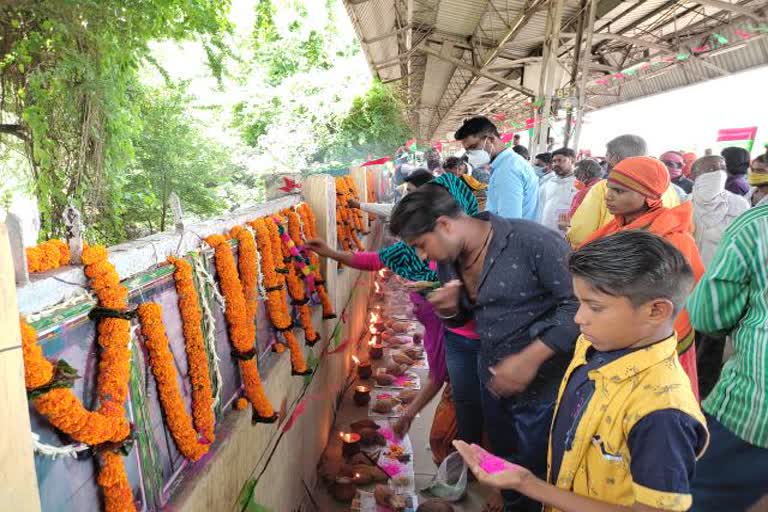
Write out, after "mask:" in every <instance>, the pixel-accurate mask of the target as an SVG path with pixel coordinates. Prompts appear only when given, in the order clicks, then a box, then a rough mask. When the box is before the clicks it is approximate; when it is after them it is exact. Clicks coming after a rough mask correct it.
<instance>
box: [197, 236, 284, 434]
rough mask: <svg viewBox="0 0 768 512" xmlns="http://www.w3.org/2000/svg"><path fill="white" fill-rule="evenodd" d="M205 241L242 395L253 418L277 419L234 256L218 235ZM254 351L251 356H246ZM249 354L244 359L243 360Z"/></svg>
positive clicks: (224, 240)
mask: <svg viewBox="0 0 768 512" xmlns="http://www.w3.org/2000/svg"><path fill="white" fill-rule="evenodd" d="M205 241H206V242H207V243H208V244H209V245H210V246H211V247H213V249H214V259H215V262H216V272H217V273H218V276H219V282H220V283H221V291H222V294H223V295H224V298H225V300H226V302H227V309H226V311H225V313H224V316H225V318H226V319H227V325H228V327H229V340H230V343H231V344H232V346H233V347H234V349H235V352H236V354H237V355H238V365H239V367H240V376H241V378H242V380H243V387H244V389H245V396H246V398H247V399H248V401H250V402H251V404H252V405H253V408H254V412H255V415H257V416H255V417H254V420H255V421H262V422H272V421H275V420H276V419H277V416H276V415H275V411H274V409H273V408H272V404H271V403H270V402H269V399H268V398H267V397H266V394H265V393H264V387H263V385H262V383H261V377H260V376H259V369H258V367H257V366H256V357H255V350H256V349H255V347H254V341H255V339H256V337H255V329H254V326H253V323H251V325H250V327H249V326H248V324H249V322H248V316H247V312H246V307H245V297H244V295H243V288H242V285H241V284H240V277H239V276H238V272H237V267H236V266H235V257H234V256H233V255H232V249H231V247H230V245H229V243H228V242H227V239H226V238H224V237H223V236H221V235H211V236H209V237H207V238H206V239H205ZM250 354H253V356H252V357H248V355H250ZM245 357H248V358H247V359H244V358H245Z"/></svg>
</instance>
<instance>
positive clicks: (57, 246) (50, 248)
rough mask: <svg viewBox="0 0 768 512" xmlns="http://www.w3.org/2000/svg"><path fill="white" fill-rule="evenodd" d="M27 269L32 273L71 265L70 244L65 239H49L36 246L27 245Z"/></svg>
mask: <svg viewBox="0 0 768 512" xmlns="http://www.w3.org/2000/svg"><path fill="white" fill-rule="evenodd" d="M25 252H26V253H27V270H29V272H30V273H35V272H45V271H47V270H53V269H54V268H59V267H63V266H65V265H69V259H70V254H69V246H68V245H67V243H66V242H65V241H64V240H57V239H55V240H48V241H46V242H43V243H41V244H39V245H36V246H34V247H27V248H26V250H25Z"/></svg>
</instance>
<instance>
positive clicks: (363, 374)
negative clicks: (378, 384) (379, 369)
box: [352, 356, 373, 380]
mask: <svg viewBox="0 0 768 512" xmlns="http://www.w3.org/2000/svg"><path fill="white" fill-rule="evenodd" d="M352 360H353V361H354V362H355V364H356V365H357V376H358V377H360V378H361V379H364V380H365V379H370V378H371V376H373V368H371V363H370V362H368V361H360V360H359V359H358V358H357V357H355V356H352Z"/></svg>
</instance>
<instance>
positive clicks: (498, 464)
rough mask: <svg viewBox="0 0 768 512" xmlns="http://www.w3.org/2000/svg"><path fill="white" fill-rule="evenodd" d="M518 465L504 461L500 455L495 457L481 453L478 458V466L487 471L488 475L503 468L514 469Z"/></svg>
mask: <svg viewBox="0 0 768 512" xmlns="http://www.w3.org/2000/svg"><path fill="white" fill-rule="evenodd" d="M517 467H518V466H516V465H515V464H510V463H509V462H507V461H505V460H504V459H502V458H501V457H497V456H495V455H490V454H488V455H483V456H482V457H481V458H480V468H481V469H482V470H483V471H485V472H486V473H488V474H489V475H493V474H494V473H501V472H502V471H504V470H505V469H513V470H514V469H516V468H517Z"/></svg>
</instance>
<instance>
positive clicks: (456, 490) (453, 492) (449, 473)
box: [421, 452, 467, 501]
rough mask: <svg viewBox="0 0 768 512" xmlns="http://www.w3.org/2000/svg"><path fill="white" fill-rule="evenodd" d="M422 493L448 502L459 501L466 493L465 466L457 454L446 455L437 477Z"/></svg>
mask: <svg viewBox="0 0 768 512" xmlns="http://www.w3.org/2000/svg"><path fill="white" fill-rule="evenodd" d="M421 490H422V491H426V492H429V493H430V494H432V495H433V496H437V497H438V498H443V499H445V500H448V501H459V500H460V499H461V498H463V497H464V494H465V493H466V491H467V465H466V464H465V463H464V459H462V458H461V455H460V454H459V453H458V452H454V453H452V454H450V455H448V456H447V457H446V458H445V460H443V462H442V464H440V467H439V468H438V470H437V475H435V477H434V478H433V479H432V481H431V482H430V483H429V484H427V486H426V487H424V488H422V489H421Z"/></svg>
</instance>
